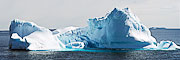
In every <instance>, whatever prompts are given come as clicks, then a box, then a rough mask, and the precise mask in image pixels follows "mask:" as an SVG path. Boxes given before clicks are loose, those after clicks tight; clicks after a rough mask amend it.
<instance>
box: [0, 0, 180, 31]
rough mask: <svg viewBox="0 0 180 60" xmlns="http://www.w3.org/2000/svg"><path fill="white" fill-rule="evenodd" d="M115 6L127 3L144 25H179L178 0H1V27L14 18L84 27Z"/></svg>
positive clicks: (44, 23)
mask: <svg viewBox="0 0 180 60" xmlns="http://www.w3.org/2000/svg"><path fill="white" fill-rule="evenodd" d="M115 7H117V8H119V9H122V8H125V7H129V8H130V9H131V10H132V12H134V14H136V15H137V16H138V17H139V18H140V20H141V23H143V24H144V25H146V26H147V27H152V26H155V27H176V28H180V0H0V29H8V28H9V24H10V21H11V20H13V19H23V20H27V21H32V22H35V23H36V24H38V25H40V26H43V27H47V28H63V27H67V26H80V27H84V26H87V20H88V19H89V18H94V17H102V16H104V15H105V14H106V13H108V12H110V11H112V10H113V8H115Z"/></svg>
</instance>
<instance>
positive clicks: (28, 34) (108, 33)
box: [9, 8, 179, 51]
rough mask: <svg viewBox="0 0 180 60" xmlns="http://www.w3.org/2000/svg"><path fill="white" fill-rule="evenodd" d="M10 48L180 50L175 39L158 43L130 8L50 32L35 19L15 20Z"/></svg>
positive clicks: (115, 10)
mask: <svg viewBox="0 0 180 60" xmlns="http://www.w3.org/2000/svg"><path fill="white" fill-rule="evenodd" d="M9 43H10V44H9V48H10V49H25V50H56V51H64V50H68V49H86V48H125V49H142V50H175V49H179V46H177V45H176V44H175V43H174V42H172V41H161V42H160V43H157V42H156V39H155V38H154V37H152V36H151V32H150V31H149V29H148V28H147V27H146V26H144V25H143V24H141V23H140V20H139V19H138V17H137V16H135V15H134V14H133V13H132V12H131V11H130V9H128V8H124V9H122V10H118V9H116V8H115V9H114V10H113V11H112V12H110V13H108V14H107V15H106V16H105V17H102V18H93V19H89V20H88V26H87V27H67V28H64V29H57V30H55V31H50V30H49V29H47V28H44V27H40V26H38V25H36V24H35V23H33V22H28V21H22V20H19V19H15V20H13V21H12V22H11V25H10V41H9Z"/></svg>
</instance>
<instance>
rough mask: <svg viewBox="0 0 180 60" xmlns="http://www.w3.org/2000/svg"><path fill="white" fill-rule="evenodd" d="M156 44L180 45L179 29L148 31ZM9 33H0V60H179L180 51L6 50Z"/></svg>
mask: <svg viewBox="0 0 180 60" xmlns="http://www.w3.org/2000/svg"><path fill="white" fill-rule="evenodd" d="M150 31H151V33H152V36H154V37H155V38H156V39H157V41H158V42H160V41H162V40H171V41H173V42H175V43H176V44H177V45H180V29H150ZM9 37H10V36H9V31H8V30H5V31H0V60H64V59H67V60H180V50H126V49H124V50H123V49H110V50H92V51H91V50H84V51H83V50H79V51H25V50H10V49H8V43H9Z"/></svg>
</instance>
